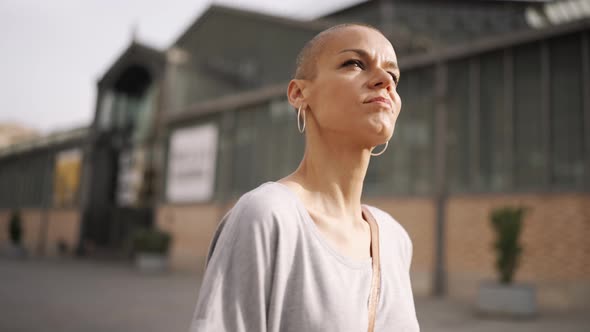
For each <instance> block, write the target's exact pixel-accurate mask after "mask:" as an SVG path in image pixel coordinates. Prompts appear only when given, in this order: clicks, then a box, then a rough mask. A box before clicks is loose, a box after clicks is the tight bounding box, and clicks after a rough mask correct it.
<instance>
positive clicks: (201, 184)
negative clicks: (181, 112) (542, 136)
mask: <svg viewBox="0 0 590 332" xmlns="http://www.w3.org/2000/svg"><path fill="white" fill-rule="evenodd" d="M216 157H217V126H215V125H214V124H206V125H201V126H197V127H190V128H183V129H178V130H176V131H175V132H174V133H173V134H172V136H171V138H170V149H169V153H168V177H167V183H166V198H167V199H168V201H169V202H174V203H186V202H198V201H207V200H210V199H211V198H212V197H213V192H214V189H215V188H214V186H215V161H216Z"/></svg>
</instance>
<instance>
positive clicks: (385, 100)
mask: <svg viewBox="0 0 590 332" xmlns="http://www.w3.org/2000/svg"><path fill="white" fill-rule="evenodd" d="M370 103H382V104H385V105H387V106H389V107H390V108H393V105H392V104H391V99H389V98H385V97H375V98H371V99H369V100H367V101H365V104H370Z"/></svg>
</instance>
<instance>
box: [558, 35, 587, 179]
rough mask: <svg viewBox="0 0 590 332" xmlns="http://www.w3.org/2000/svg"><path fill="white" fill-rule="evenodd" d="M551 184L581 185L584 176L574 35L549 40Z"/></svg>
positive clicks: (579, 62)
mask: <svg viewBox="0 0 590 332" xmlns="http://www.w3.org/2000/svg"><path fill="white" fill-rule="evenodd" d="M550 54H551V55H550V59H551V61H550V68H551V79H550V83H551V184H552V185H556V186H559V187H568V188H569V187H572V186H576V185H581V184H582V181H583V175H584V158H583V156H584V154H583V153H584V150H583V149H584V145H583V140H584V135H583V124H584V117H583V110H582V93H583V92H582V73H581V70H580V68H582V60H581V44H580V38H579V37H578V36H577V35H573V36H568V37H561V38H558V39H555V40H554V41H551V43H550Z"/></svg>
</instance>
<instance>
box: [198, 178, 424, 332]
mask: <svg viewBox="0 0 590 332" xmlns="http://www.w3.org/2000/svg"><path fill="white" fill-rule="evenodd" d="M369 209H370V211H371V213H372V214H373V216H374V217H375V219H376V220H377V224H378V225H379V239H380V241H379V242H380V243H379V245H380V253H381V271H382V272H381V296H380V299H379V305H378V307H377V321H376V324H375V331H396V332H416V331H419V330H420V328H419V325H418V321H417V319H416V312H415V308H414V299H413V295H412V288H411V285H410V275H409V269H410V263H411V259H412V242H411V240H410V237H409V236H408V234H407V232H406V231H405V230H404V229H403V228H402V226H401V225H400V224H399V223H398V222H397V221H395V220H394V219H393V218H392V217H391V216H390V215H389V214H387V213H386V212H384V211H382V210H380V209H377V208H375V207H372V206H369ZM371 274H372V268H371V258H367V259H366V260H358V259H352V258H350V257H345V256H343V255H342V254H340V253H338V252H337V251H336V250H335V249H334V248H333V247H332V245H331V244H330V243H329V242H328V241H327V240H326V239H325V238H324V237H323V235H322V234H321V233H320V231H319V229H318V228H317V226H316V225H315V223H314V222H313V220H312V219H311V217H310V215H309V213H308V212H307V210H306V209H305V207H304V205H303V203H302V202H301V200H299V197H298V196H297V195H296V194H295V193H294V192H293V191H292V190H291V189H290V188H288V187H287V186H285V185H283V184H280V183H278V182H267V183H264V184H262V185H261V186H259V187H258V188H256V189H254V190H252V191H250V192H248V193H246V194H244V195H243V196H242V197H241V198H240V199H239V200H238V202H237V203H236V205H235V206H234V207H233V208H232V209H231V210H230V211H229V212H228V213H227V214H226V215H225V216H224V217H223V219H222V221H221V223H220V225H219V227H218V228H217V231H216V232H215V235H214V237H213V240H212V243H211V246H210V249H209V256H208V259H207V268H206V270H205V275H204V276H203V283H202V285H201V289H200V292H199V296H198V299H197V306H196V310H195V314H194V317H193V320H192V324H191V332H197V331H199V332H201V331H215V332H217V331H231V332H241V331H248V332H252V331H255V332H266V331H268V332H279V331H280V332H290V331H292V332H303V331H305V332H316V331H317V332H320V331H321V332H326V331H334V332H345V331H350V332H353V331H354V332H364V331H367V327H368V300H369V289H370V286H371Z"/></svg>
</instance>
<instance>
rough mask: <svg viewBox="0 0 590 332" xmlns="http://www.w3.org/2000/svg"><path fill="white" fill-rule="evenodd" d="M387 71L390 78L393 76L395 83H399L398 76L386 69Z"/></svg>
mask: <svg viewBox="0 0 590 332" xmlns="http://www.w3.org/2000/svg"><path fill="white" fill-rule="evenodd" d="M388 73H389V75H391V78H393V81H394V82H395V85H398V83H399V77H398V76H397V75H396V74H395V73H394V72H391V71H388Z"/></svg>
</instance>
